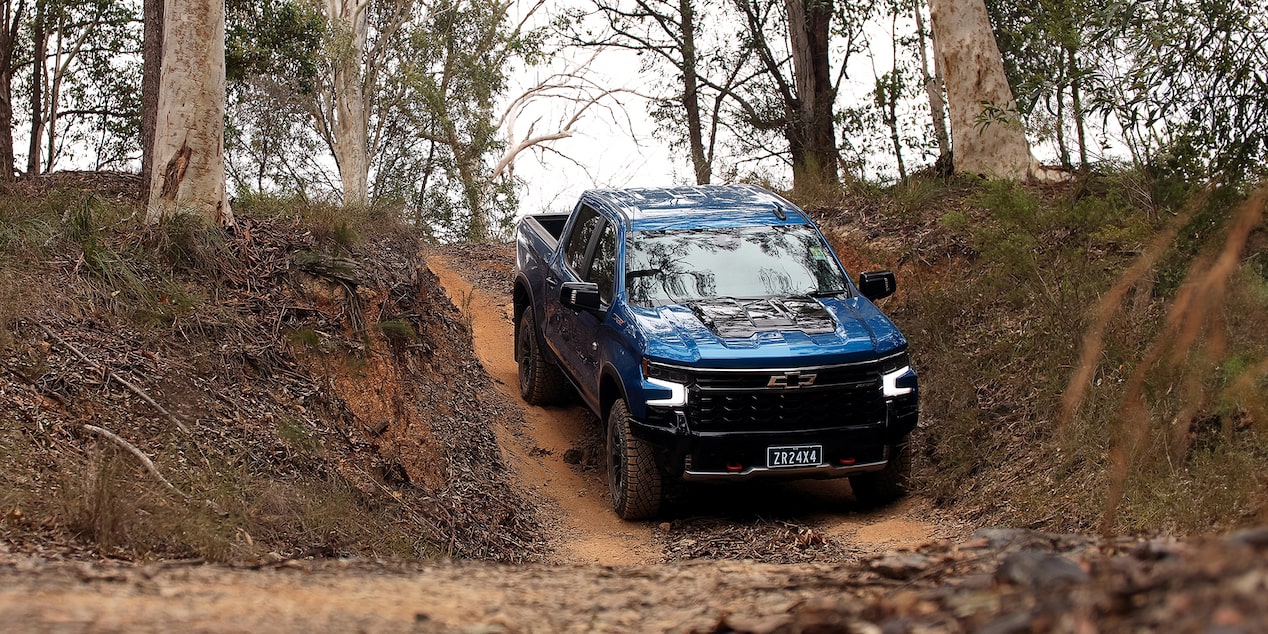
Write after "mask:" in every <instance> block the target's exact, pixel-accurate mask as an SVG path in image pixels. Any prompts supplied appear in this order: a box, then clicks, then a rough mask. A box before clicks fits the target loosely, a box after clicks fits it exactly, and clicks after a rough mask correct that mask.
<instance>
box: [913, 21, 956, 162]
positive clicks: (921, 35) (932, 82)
mask: <svg viewBox="0 0 1268 634" xmlns="http://www.w3.org/2000/svg"><path fill="white" fill-rule="evenodd" d="M912 13H913V14H914V15H915V16H916V36H917V40H916V41H917V46H919V48H920V73H921V75H923V77H922V78H923V79H924V84H925V95H926V96H927V97H928V98H929V113H930V116H931V117H932V121H933V136H934V139H936V140H937V142H938V159H939V160H940V161H941V160H946V157H949V156H951V139H950V138H949V137H948V136H947V118H946V111H947V104H946V102H945V101H943V100H942V67H941V66H940V65H939V64H938V55H937V46H938V45H937V41H936V40H935V42H934V56H933V73H932V74H930V72H929V55H928V53H926V52H925V32H926V31H925V17H924V14H923V12H922V11H921V10H920V1H919V0H915V2H913V3H912Z"/></svg>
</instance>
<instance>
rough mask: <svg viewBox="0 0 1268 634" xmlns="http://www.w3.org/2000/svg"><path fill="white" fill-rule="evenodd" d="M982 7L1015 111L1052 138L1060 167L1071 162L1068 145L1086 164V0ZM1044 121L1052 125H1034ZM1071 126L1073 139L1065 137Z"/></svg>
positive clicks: (993, 2) (994, 1) (993, 1)
mask: <svg viewBox="0 0 1268 634" xmlns="http://www.w3.org/2000/svg"><path fill="white" fill-rule="evenodd" d="M1097 4H1100V3H1097ZM986 6H987V11H988V12H989V13H990V18H991V23H992V24H993V25H994V27H995V38H996V41H997V43H998V45H999V49H1000V53H1001V55H1002V57H1003V60H1004V68H1005V72H1006V74H1007V75H1008V78H1009V84H1010V85H1011V86H1012V88H1013V93H1014V96H1015V97H1016V99H1017V105H1018V109H1019V110H1020V111H1021V112H1022V113H1023V114H1024V115H1026V116H1027V117H1028V118H1029V120H1030V121H1031V123H1032V127H1040V128H1042V131H1044V132H1046V133H1047V134H1048V135H1050V137H1051V138H1052V139H1053V140H1055V142H1056V146H1057V154H1058V157H1059V159H1060V161H1061V164H1062V165H1063V166H1066V167H1071V166H1073V164H1074V161H1073V159H1072V156H1071V144H1072V143H1073V145H1074V149H1075V151H1077V153H1078V162H1079V165H1087V163H1088V149H1089V145H1088V142H1089V139H1088V134H1087V112H1086V107H1085V100H1084V94H1085V93H1086V91H1087V88H1088V81H1089V72H1088V71H1089V69H1088V65H1089V62H1087V61H1086V60H1085V58H1086V51H1085V39H1086V36H1085V34H1084V30H1085V26H1086V25H1087V24H1088V22H1089V20H1090V19H1091V14H1092V12H1093V7H1092V4H1091V3H1089V2H1087V1H1086V0H1036V1H1035V2H1022V3H1019V2H1007V1H1003V0H989V1H988V2H987V4H986ZM1044 120H1050V121H1051V122H1052V123H1051V125H1047V126H1034V124H1036V123H1038V122H1040V121H1044ZM1071 128H1073V132H1074V139H1070V138H1069V133H1070V130H1071Z"/></svg>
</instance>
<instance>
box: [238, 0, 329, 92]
mask: <svg viewBox="0 0 1268 634" xmlns="http://www.w3.org/2000/svg"><path fill="white" fill-rule="evenodd" d="M325 34H326V21H325V19H324V18H323V17H322V15H321V12H320V10H319V9H318V8H317V7H316V6H315V5H311V4H307V3H302V2H296V1H294V0H266V1H264V2H259V1H255V0H252V1H247V0H230V1H229V2H228V3H226V6H225V78H226V79H227V80H228V81H231V82H243V81H248V80H250V79H251V78H253V77H261V76H265V77H272V78H285V80H287V81H291V82H294V83H295V86H296V87H297V89H298V91H299V93H300V94H305V95H307V94H311V93H312V92H313V90H315V88H316V82H317V75H318V72H319V71H320V67H321V58H320V57H319V54H318V53H319V51H320V50H321V42H322V39H323V37H325Z"/></svg>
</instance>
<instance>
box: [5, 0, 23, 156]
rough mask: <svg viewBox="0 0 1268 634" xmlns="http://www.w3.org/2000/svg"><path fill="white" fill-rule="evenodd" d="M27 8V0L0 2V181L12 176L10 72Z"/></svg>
mask: <svg viewBox="0 0 1268 634" xmlns="http://www.w3.org/2000/svg"><path fill="white" fill-rule="evenodd" d="M26 11H27V4H26V0H4V1H3V4H0V181H11V180H13V177H14V166H15V163H14V156H13V76H14V73H15V71H16V70H17V69H16V64H17V59H16V56H15V53H16V52H17V48H18V43H19V36H20V35H21V29H22V26H23V17H24V16H25V14H26Z"/></svg>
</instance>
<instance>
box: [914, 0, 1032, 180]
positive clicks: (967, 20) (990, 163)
mask: <svg viewBox="0 0 1268 634" xmlns="http://www.w3.org/2000/svg"><path fill="white" fill-rule="evenodd" d="M929 12H930V18H931V21H932V22H933V32H934V44H935V46H937V52H938V56H939V57H940V58H941V60H942V70H943V72H944V73H945V74H946V88H947V104H948V106H949V107H950V112H951V140H952V148H953V150H954V152H955V154H954V168H955V171H957V172H962V173H968V174H979V175H982V176H986V177H996V178H1012V179H1023V178H1028V177H1031V176H1034V175H1037V171H1038V170H1037V165H1036V164H1035V161H1034V159H1033V158H1032V157H1031V155H1030V144H1029V142H1028V141H1027V140H1026V133H1025V130H1024V129H1023V128H1022V124H1021V121H1020V120H1019V119H1018V115H1017V104H1016V102H1014V101H1013V93H1012V90H1011V89H1010V88H1009V86H1008V79H1007V78H1006V77H1005V75H1004V62H1003V58H1001V57H1000V53H999V47H998V46H997V45H996V44H995V35H994V33H993V32H992V30H991V23H990V20H989V19H988V17H987V13H986V4H985V3H984V2H983V0H930V2H929Z"/></svg>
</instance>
